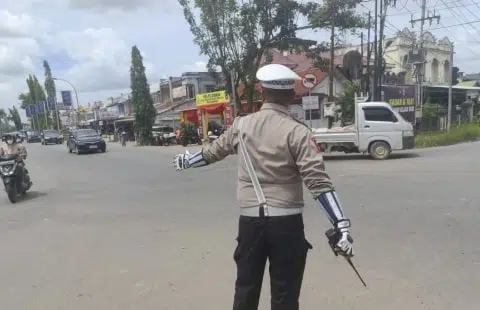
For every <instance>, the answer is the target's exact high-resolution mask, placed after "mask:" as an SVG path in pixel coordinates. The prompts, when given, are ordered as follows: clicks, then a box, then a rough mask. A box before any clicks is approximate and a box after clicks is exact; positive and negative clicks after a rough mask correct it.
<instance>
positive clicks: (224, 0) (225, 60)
mask: <svg viewBox="0 0 480 310" xmlns="http://www.w3.org/2000/svg"><path fill="white" fill-rule="evenodd" d="M179 3H180V5H181V6H182V7H183V12H184V16H185V19H186V21H187V22H188V24H189V25H190V30H191V32H192V34H193V36H194V42H195V43H196V44H197V45H198V46H199V47H200V53H201V54H202V55H206V56H208V57H209V61H208V68H209V70H210V71H213V70H214V69H215V68H216V67H217V66H218V67H220V68H221V71H222V74H223V76H224V77H225V78H226V85H227V89H229V92H230V93H232V92H233V91H236V88H237V86H238V84H239V83H240V82H242V83H243V84H244V86H245V94H246V98H247V101H248V104H249V110H250V111H251V110H252V107H253V101H254V92H255V83H256V77H255V74H256V72H257V70H258V68H259V67H260V65H261V64H262V61H263V60H264V56H265V55H266V54H267V52H268V50H269V49H271V48H273V47H278V48H281V49H285V48H292V47H293V46H298V45H304V44H305V42H308V44H310V43H311V41H304V40H300V39H297V38H296V31H297V30H299V29H300V28H299V27H298V26H297V21H298V19H299V17H302V16H306V15H307V14H308V12H310V11H312V10H313V9H314V8H316V7H317V6H318V5H317V4H315V3H313V2H307V3H300V2H299V1H296V0H269V1H266V0H245V1H242V2H239V1H237V0H209V1H207V0H194V1H193V4H192V1H191V0H179ZM194 12H199V14H198V15H196V14H195V13H194ZM303 28H305V27H303ZM306 28H310V26H307V27H306ZM232 71H233V72H235V75H233V76H232V74H231V72H232ZM232 79H233V82H234V83H233V84H234V89H231V88H230V85H231V81H232ZM237 98H238V96H237Z"/></svg>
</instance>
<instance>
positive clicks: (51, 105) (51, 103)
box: [47, 96, 55, 110]
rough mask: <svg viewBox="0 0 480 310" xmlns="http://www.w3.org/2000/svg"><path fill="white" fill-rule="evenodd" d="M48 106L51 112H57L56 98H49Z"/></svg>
mask: <svg viewBox="0 0 480 310" xmlns="http://www.w3.org/2000/svg"><path fill="white" fill-rule="evenodd" d="M47 106H48V109H49V110H55V97H53V96H49V97H48V98H47Z"/></svg>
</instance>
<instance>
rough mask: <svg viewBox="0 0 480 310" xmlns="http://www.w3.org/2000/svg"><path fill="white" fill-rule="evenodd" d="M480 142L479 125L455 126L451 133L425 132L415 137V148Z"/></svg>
mask: <svg viewBox="0 0 480 310" xmlns="http://www.w3.org/2000/svg"><path fill="white" fill-rule="evenodd" d="M477 140H480V125H479V124H464V125H459V126H454V127H452V128H451V130H450V133H447V132H425V133H420V134H418V135H417V136H416V137H415V146H416V147H418V148H422V147H432V146H444V145H452V144H456V143H461V142H470V141H477Z"/></svg>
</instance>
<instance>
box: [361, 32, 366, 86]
mask: <svg viewBox="0 0 480 310" xmlns="http://www.w3.org/2000/svg"><path fill="white" fill-rule="evenodd" d="M360 55H361V56H362V58H361V62H360V68H361V71H360V89H361V91H362V92H363V90H364V86H365V85H364V80H365V79H364V77H365V75H364V74H363V58H364V54H363V32H362V33H361V34H360Z"/></svg>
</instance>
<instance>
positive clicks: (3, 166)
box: [0, 155, 32, 203]
mask: <svg viewBox="0 0 480 310" xmlns="http://www.w3.org/2000/svg"><path fill="white" fill-rule="evenodd" d="M19 163H21V161H18V155H5V156H0V177H1V178H2V180H3V185H4V186H5V191H6V192H7V195H8V199H9V200H10V202H11V203H15V202H17V197H18V195H22V196H24V195H26V194H27V191H28V190H29V189H30V188H31V187H32V182H31V181H30V176H29V175H28V171H27V169H24V170H23V173H24V175H23V182H22V176H21V175H19V174H20V171H21V170H20V169H19V167H18V164H19Z"/></svg>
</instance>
